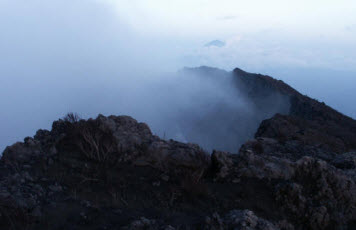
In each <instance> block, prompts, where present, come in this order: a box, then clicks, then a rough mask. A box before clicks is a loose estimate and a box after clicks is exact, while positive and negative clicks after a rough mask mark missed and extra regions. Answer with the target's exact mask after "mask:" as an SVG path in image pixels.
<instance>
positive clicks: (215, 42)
mask: <svg viewBox="0 0 356 230" xmlns="http://www.w3.org/2000/svg"><path fill="white" fill-rule="evenodd" d="M225 45H226V43H225V42H223V41H220V40H213V41H211V42H208V43H206V44H205V45H204V46H205V47H211V46H215V47H219V48H220V47H223V46H225Z"/></svg>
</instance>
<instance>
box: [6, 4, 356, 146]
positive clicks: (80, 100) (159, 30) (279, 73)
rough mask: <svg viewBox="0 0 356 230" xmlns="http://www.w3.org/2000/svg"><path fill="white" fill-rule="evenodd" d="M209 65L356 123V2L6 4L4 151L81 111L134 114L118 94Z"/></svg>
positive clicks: (89, 113)
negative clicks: (303, 97)
mask: <svg viewBox="0 0 356 230" xmlns="http://www.w3.org/2000/svg"><path fill="white" fill-rule="evenodd" d="M216 39H218V40H221V41H223V42H225V44H226V45H225V46H223V47H214V46H213V47H205V46H204V45H205V44H206V43H208V42H210V41H212V40H216ZM200 65H208V66H214V67H219V68H223V69H227V70H232V69H233V68H234V67H240V68H242V69H245V70H246V71H251V72H260V73H267V74H271V75H272V76H274V77H276V78H279V79H283V80H285V81H286V82H287V83H290V84H291V85H292V86H293V87H296V88H297V89H298V90H300V91H301V92H302V93H306V94H308V95H310V96H312V97H315V98H317V99H320V100H323V101H325V102H326V103H328V104H330V105H331V106H333V107H335V108H336V109H338V110H340V111H341V112H343V113H345V114H347V115H349V116H352V117H354V118H355V117H356V108H355V106H354V98H356V74H355V73H356V1H354V0H338V1H335V0H323V1H321V0H312V1H310V0H309V1H306V0H298V1H294V0H293V1H292V0H291V1H285V0H270V1H265V0H260V1H257V0H250V1H240V0H219V1H212V0H177V1H176V0H169V1H167V0H50V1H48V0H0V108H1V110H0V129H1V131H0V151H1V150H2V149H3V148H4V146H6V145H8V144H11V143H13V142H14V141H16V140H21V138H23V137H24V136H29V135H31V136H32V135H33V134H34V132H35V130H37V129H38V128H49V127H50V124H51V122H52V121H53V120H55V119H57V118H58V117H61V116H63V115H64V114H65V113H66V112H69V111H77V112H79V113H82V114H84V115H85V116H95V115H96V114H98V113H106V114H110V113H113V114H118V113H126V111H127V113H128V114H130V111H133V110H132V106H131V105H129V104H128V103H126V106H123V107H121V108H120V109H119V108H114V107H113V106H114V105H115V103H117V101H116V100H119V99H116V98H115V97H117V96H118V94H117V92H116V91H120V90H124V89H125V90H128V85H130V87H134V86H135V83H136V82H138V81H141V82H142V81H144V80H145V79H146V80H147V79H148V78H150V77H152V76H155V73H162V72H174V71H176V70H177V69H180V68H182V67H183V66H200ZM130 89H132V90H133V91H135V88H130ZM121 96H122V95H121ZM121 100H124V99H122V98H121ZM93 101H95V104H93ZM130 106H131V107H130ZM133 115H135V114H133Z"/></svg>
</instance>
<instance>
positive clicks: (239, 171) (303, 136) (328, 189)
mask: <svg viewBox="0 0 356 230" xmlns="http://www.w3.org/2000/svg"><path fill="white" fill-rule="evenodd" d="M233 74H234V75H233V76H234V80H235V81H236V82H235V83H236V85H237V87H241V89H243V90H244V93H243V94H244V95H243V96H246V97H249V98H252V100H253V101H254V103H255V106H256V107H259V108H262V107H263V106H274V105H273V103H272V104H269V103H271V102H270V100H266V98H269V97H273V98H280V100H281V101H283V102H284V101H285V100H287V101H289V102H290V109H289V114H285V115H279V114H277V115H275V116H274V117H272V118H271V119H268V120H265V121H263V122H262V124H261V125H260V127H259V129H258V131H257V132H256V137H255V139H253V140H250V141H249V142H247V143H245V144H244V145H243V146H242V147H241V149H240V151H239V154H230V153H228V152H221V151H213V153H212V154H211V155H210V154H208V153H206V152H204V151H203V150H202V149H201V148H200V147H199V146H197V145H194V144H186V143H180V142H176V141H174V140H169V141H167V140H162V139H160V138H159V137H157V136H155V135H153V134H152V132H151V131H150V129H149V127H148V126H147V125H146V124H144V123H139V122H137V121H136V120H134V119H133V118H131V117H127V116H110V117H105V116H102V115H99V116H98V117H97V118H96V119H89V120H80V119H78V118H77V117H76V116H74V115H70V116H68V117H66V118H65V119H61V120H58V121H55V122H54V123H53V126H52V130H51V131H47V130H39V131H38V132H37V133H36V135H35V136H34V137H33V138H31V137H28V138H26V139H25V140H24V142H23V143H22V142H21V143H16V144H14V145H12V146H10V147H8V148H7V149H6V150H5V151H4V153H3V156H2V158H1V161H0V227H1V229H355V227H356V185H355V181H356V155H355V154H356V153H354V152H352V151H353V150H354V149H355V148H354V144H355V143H356V140H355V139H354V132H353V130H354V127H355V121H354V120H352V119H351V118H348V117H346V116H343V115H342V114H340V113H338V112H336V111H334V110H333V109H331V108H329V107H327V106H326V105H324V104H322V103H319V102H317V101H315V100H312V99H310V98H308V97H305V96H303V95H301V94H299V93H298V92H296V91H295V90H294V89H292V88H291V87H289V86H288V85H286V84H284V83H283V82H281V81H277V80H274V79H272V78H270V77H268V76H262V75H254V74H249V73H246V72H243V71H241V70H238V69H236V70H235V71H234V72H233ZM275 102H278V100H277V101H275ZM277 104H278V103H277ZM335 143H337V145H335Z"/></svg>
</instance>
